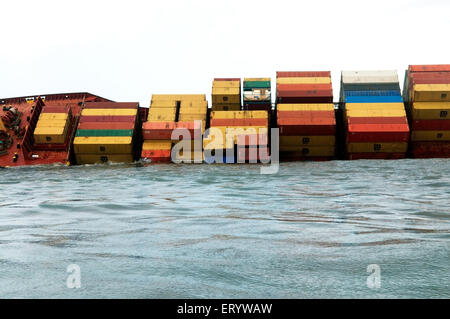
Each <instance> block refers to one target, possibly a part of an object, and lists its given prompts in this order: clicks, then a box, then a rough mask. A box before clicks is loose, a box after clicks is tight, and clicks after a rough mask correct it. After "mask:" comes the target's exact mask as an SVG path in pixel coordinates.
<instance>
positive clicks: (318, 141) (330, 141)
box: [280, 136, 336, 146]
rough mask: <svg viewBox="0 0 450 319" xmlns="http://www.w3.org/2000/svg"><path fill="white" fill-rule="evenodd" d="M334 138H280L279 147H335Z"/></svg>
mask: <svg viewBox="0 0 450 319" xmlns="http://www.w3.org/2000/svg"><path fill="white" fill-rule="evenodd" d="M335 143H336V138H335V137H334V136H280V145H283V146H295V145H311V146H320V145H328V146H332V145H335Z"/></svg>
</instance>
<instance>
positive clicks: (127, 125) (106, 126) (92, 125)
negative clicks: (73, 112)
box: [78, 122, 135, 130]
mask: <svg viewBox="0 0 450 319" xmlns="http://www.w3.org/2000/svg"><path fill="white" fill-rule="evenodd" d="M134 125H135V124H134V122H84V123H80V124H79V125H78V129H79V130H134Z"/></svg>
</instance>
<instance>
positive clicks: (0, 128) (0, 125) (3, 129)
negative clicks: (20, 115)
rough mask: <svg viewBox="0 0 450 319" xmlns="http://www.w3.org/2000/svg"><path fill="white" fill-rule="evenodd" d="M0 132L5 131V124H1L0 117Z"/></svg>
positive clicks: (0, 119)
mask: <svg viewBox="0 0 450 319" xmlns="http://www.w3.org/2000/svg"><path fill="white" fill-rule="evenodd" d="M0 131H6V127H5V124H3V120H2V118H1V117H0Z"/></svg>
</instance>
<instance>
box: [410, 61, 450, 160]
mask: <svg viewBox="0 0 450 319" xmlns="http://www.w3.org/2000/svg"><path fill="white" fill-rule="evenodd" d="M403 97H404V100H405V103H406V108H407V112H408V118H409V120H410V125H411V144H410V151H411V154H412V156H413V157H415V158H433V157H444V158H448V157H450V65H410V66H409V67H408V70H407V71H406V72H405V82H404V87H403Z"/></svg>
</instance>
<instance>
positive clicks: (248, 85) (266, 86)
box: [244, 81, 270, 89]
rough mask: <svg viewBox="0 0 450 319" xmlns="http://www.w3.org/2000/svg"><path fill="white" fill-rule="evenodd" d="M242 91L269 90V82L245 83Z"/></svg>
mask: <svg viewBox="0 0 450 319" xmlns="http://www.w3.org/2000/svg"><path fill="white" fill-rule="evenodd" d="M244 89H270V81H247V82H244Z"/></svg>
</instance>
